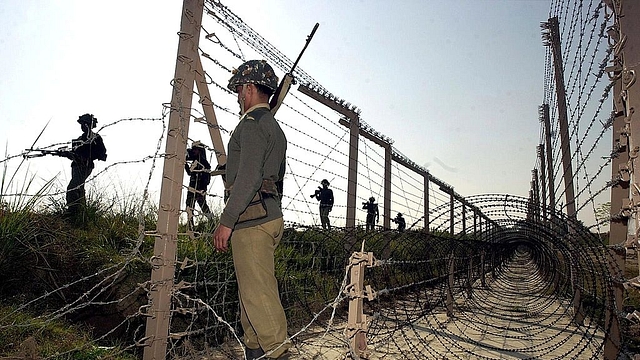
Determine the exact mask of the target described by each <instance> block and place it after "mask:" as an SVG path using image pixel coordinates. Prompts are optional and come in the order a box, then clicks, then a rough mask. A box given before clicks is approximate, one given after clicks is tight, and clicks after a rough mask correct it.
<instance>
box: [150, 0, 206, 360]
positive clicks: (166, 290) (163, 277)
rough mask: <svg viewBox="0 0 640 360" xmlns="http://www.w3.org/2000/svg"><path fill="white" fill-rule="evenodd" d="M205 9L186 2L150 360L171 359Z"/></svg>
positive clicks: (161, 212) (155, 268) (199, 1)
mask: <svg viewBox="0 0 640 360" xmlns="http://www.w3.org/2000/svg"><path fill="white" fill-rule="evenodd" d="M203 8H204V3H203V0H184V1H183V5H182V20H181V23H180V33H179V37H180V39H179V42H178V55H177V61H176V68H175V74H174V77H173V94H172V97H171V113H170V115H169V126H168V130H167V142H166V147H165V157H164V167H163V172H162V186H161V190H160V204H159V206H158V225H157V237H156V240H155V245H154V251H153V253H154V255H153V257H152V258H151V260H150V262H151V266H152V269H151V284H150V288H149V310H148V313H147V315H148V318H147V326H146V334H145V335H146V336H145V338H144V342H143V343H144V344H145V345H146V347H145V348H144V354H143V358H144V360H159V359H165V358H166V355H167V354H166V353H167V343H168V339H169V324H170V318H171V294H172V292H173V289H174V275H175V261H176V251H177V240H178V236H177V233H178V220H179V217H180V205H181V195H182V180H183V175H184V159H185V156H186V149H187V135H188V133H189V123H190V121H191V119H190V116H191V102H192V99H193V84H194V79H195V71H194V70H195V69H196V67H197V65H196V63H197V61H198V43H199V40H200V24H201V22H202V12H203Z"/></svg>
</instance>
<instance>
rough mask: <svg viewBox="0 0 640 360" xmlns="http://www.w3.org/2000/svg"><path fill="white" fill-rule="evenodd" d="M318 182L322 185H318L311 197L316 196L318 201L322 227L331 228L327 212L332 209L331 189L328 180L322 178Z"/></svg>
mask: <svg viewBox="0 0 640 360" xmlns="http://www.w3.org/2000/svg"><path fill="white" fill-rule="evenodd" d="M320 184H321V185H322V187H319V186H318V190H316V191H315V193H314V194H313V195H311V198H316V199H317V200H319V201H320V222H321V223H322V228H323V229H329V230H331V223H330V222H329V213H330V212H331V210H332V209H333V190H331V189H329V180H327V179H322V181H321V182H320Z"/></svg>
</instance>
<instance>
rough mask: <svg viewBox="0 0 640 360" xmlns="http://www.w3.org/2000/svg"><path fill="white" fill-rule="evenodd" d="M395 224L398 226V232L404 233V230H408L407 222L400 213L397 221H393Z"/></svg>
mask: <svg viewBox="0 0 640 360" xmlns="http://www.w3.org/2000/svg"><path fill="white" fill-rule="evenodd" d="M391 221H393V222H394V223H396V224H398V232H404V229H406V228H407V222H406V221H405V220H404V218H403V217H402V213H398V215H396V218H395V219H391Z"/></svg>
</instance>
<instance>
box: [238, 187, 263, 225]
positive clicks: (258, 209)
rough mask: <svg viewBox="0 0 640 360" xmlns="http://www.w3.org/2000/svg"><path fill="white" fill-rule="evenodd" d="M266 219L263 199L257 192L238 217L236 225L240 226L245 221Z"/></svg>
mask: <svg viewBox="0 0 640 360" xmlns="http://www.w3.org/2000/svg"><path fill="white" fill-rule="evenodd" d="M266 217H267V206H266V204H265V203H264V198H263V196H262V193H261V192H260V191H258V192H257V193H256V195H255V196H254V197H253V199H251V201H250V202H249V205H248V206H247V208H246V209H244V211H243V212H242V213H241V214H240V216H239V217H238V222H237V224H240V223H243V222H246V221H251V220H258V219H264V218H266Z"/></svg>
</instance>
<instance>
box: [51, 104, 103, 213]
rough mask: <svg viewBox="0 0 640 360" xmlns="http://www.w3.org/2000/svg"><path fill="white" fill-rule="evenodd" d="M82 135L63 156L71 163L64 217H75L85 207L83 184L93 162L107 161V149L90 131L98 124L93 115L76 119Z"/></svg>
mask: <svg viewBox="0 0 640 360" xmlns="http://www.w3.org/2000/svg"><path fill="white" fill-rule="evenodd" d="M78 123H79V124H80V128H81V129H82V135H80V137H78V138H77V139H73V140H72V141H71V150H70V151H64V152H63V153H61V156H64V157H66V158H68V159H70V160H72V161H71V181H69V185H68V186H67V195H66V198H67V210H66V212H65V216H71V217H76V216H77V215H78V214H80V213H81V212H82V211H83V210H84V208H85V207H86V198H85V191H84V182H85V181H86V180H87V178H88V177H89V175H90V174H91V171H92V170H93V168H94V165H93V161H94V160H100V161H106V160H107V149H106V148H105V146H104V142H103V141H102V137H101V136H100V135H98V134H96V133H94V132H93V131H92V129H93V128H95V127H96V124H97V123H98V119H97V118H96V117H94V116H93V114H84V115H82V116H80V117H79V118H78Z"/></svg>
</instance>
